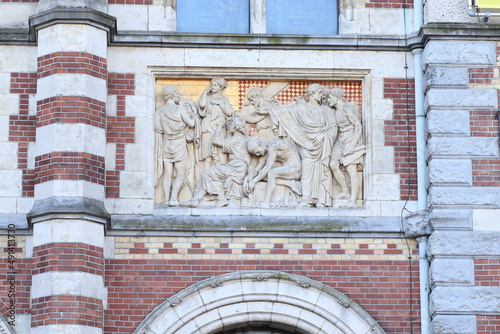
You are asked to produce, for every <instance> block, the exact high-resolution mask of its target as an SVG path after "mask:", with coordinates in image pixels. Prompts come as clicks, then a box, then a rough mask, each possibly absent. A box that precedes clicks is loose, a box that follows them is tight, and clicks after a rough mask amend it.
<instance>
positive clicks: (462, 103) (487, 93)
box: [425, 88, 498, 110]
mask: <svg viewBox="0 0 500 334" xmlns="http://www.w3.org/2000/svg"><path fill="white" fill-rule="evenodd" d="M497 105H498V101H497V91H496V89H451V88H447V89H441V88H431V89H429V90H428V91H427V94H426V96H425V106H426V108H425V109H426V110H428V109H429V108H433V107H441V108H464V107H468V108H496V107H497Z"/></svg>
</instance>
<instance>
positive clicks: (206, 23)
mask: <svg viewBox="0 0 500 334" xmlns="http://www.w3.org/2000/svg"><path fill="white" fill-rule="evenodd" d="M249 3H250V1H249V0H178V1H177V31H178V32H200V33H242V34H247V33H249V32H250V4H249Z"/></svg>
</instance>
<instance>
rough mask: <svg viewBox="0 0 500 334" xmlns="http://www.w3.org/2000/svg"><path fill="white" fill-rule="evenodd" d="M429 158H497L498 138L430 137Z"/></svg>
mask: <svg viewBox="0 0 500 334" xmlns="http://www.w3.org/2000/svg"><path fill="white" fill-rule="evenodd" d="M427 155H428V156H429V157H453V156H464V157H498V138H493V137H491V138H488V137H465V138H464V137H431V138H430V139H429V140H428V145H427Z"/></svg>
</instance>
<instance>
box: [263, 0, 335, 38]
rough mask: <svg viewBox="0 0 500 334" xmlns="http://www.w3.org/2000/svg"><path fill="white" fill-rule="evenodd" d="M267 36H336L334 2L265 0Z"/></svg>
mask: <svg viewBox="0 0 500 334" xmlns="http://www.w3.org/2000/svg"><path fill="white" fill-rule="evenodd" d="M266 25H267V33H268V34H307V35H335V34H337V1H336V0H307V1H301V0H266Z"/></svg>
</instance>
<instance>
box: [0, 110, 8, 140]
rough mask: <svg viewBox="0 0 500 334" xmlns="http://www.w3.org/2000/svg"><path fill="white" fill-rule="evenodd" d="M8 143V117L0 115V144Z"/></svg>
mask: <svg viewBox="0 0 500 334" xmlns="http://www.w3.org/2000/svg"><path fill="white" fill-rule="evenodd" d="M8 141H9V116H8V115H0V142H8Z"/></svg>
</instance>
